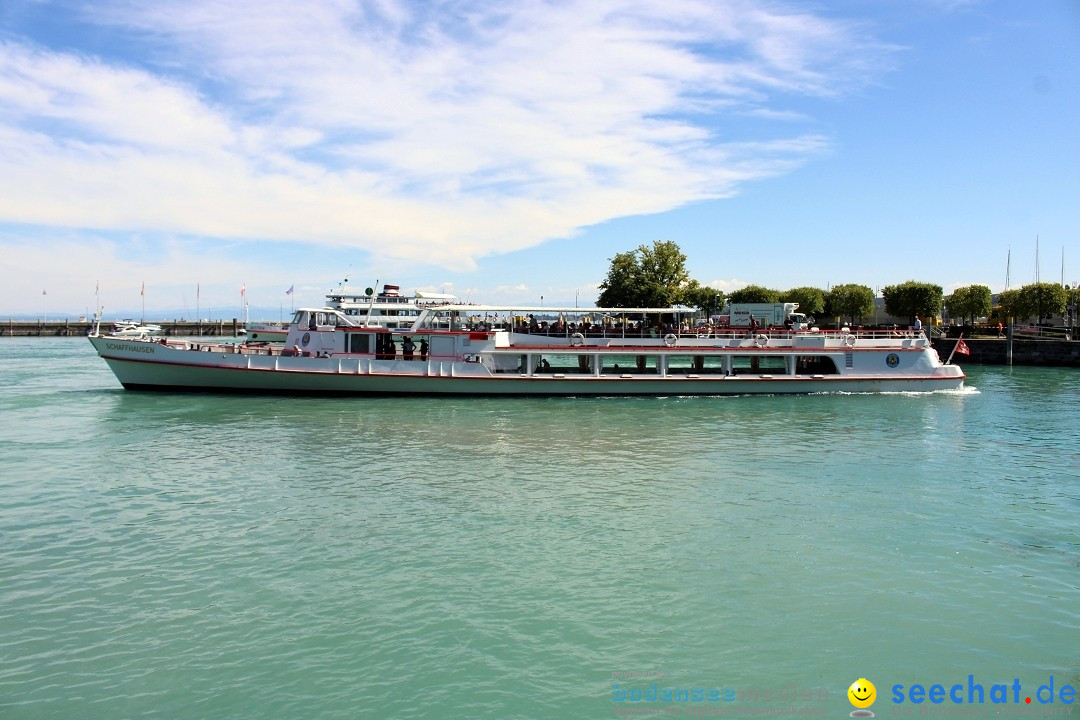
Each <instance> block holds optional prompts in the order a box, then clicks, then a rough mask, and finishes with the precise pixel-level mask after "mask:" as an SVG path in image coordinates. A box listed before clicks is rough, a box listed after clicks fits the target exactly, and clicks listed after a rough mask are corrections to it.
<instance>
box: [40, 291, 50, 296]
mask: <svg viewBox="0 0 1080 720" xmlns="http://www.w3.org/2000/svg"><path fill="white" fill-rule="evenodd" d="M41 294H42V295H48V294H49V293H47V292H45V291H44V290H42V291H41Z"/></svg>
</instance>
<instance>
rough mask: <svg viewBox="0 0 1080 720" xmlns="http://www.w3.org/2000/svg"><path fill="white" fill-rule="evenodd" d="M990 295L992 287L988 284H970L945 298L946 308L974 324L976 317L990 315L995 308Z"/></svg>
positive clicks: (955, 315) (951, 313)
mask: <svg viewBox="0 0 1080 720" xmlns="http://www.w3.org/2000/svg"><path fill="white" fill-rule="evenodd" d="M990 297H991V293H990V288H988V287H987V286H985V285H968V286H967V287H962V288H957V289H956V290H954V291H953V294H952V295H950V296H949V297H947V298H945V309H946V310H948V311H949V315H952V316H954V317H958V318H962V319H966V320H968V321H969V323H970V324H971V325H974V324H975V318H977V317H986V316H989V315H990V312H991V310H993V304H992V303H991V301H990Z"/></svg>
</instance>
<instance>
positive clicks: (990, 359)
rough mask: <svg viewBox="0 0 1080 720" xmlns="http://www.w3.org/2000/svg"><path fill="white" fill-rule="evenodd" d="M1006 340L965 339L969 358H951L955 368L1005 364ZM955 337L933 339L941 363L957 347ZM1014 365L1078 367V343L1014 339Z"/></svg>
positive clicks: (956, 355)
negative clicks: (969, 351)
mask: <svg viewBox="0 0 1080 720" xmlns="http://www.w3.org/2000/svg"><path fill="white" fill-rule="evenodd" d="M1007 342H1008V341H1007V340H1005V339H1004V338H1001V339H999V338H973V339H968V338H964V343H965V344H966V345H967V346H968V348H969V349H970V350H971V354H970V355H960V354H955V355H953V359H952V361H953V364H955V365H1008V364H1009V361H1008V357H1007V355H1006V353H1007ZM956 343H957V341H956V339H954V338H935V339H934V340H933V345H934V349H935V350H937V351H938V355H940V356H941V360H942V362H944V361H945V360H946V359H947V358H948V357H949V353H951V352H952V351H953V348H954V347H956ZM1012 361H1013V365H1053V366H1056V367H1080V341H1077V340H1073V341H1069V340H1017V339H1015V338H1014V339H1013V360H1012Z"/></svg>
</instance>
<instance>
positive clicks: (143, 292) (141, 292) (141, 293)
mask: <svg viewBox="0 0 1080 720" xmlns="http://www.w3.org/2000/svg"><path fill="white" fill-rule="evenodd" d="M139 294H140V295H142V296H143V297H146V283H145V282H143V284H142V290H140V291H139Z"/></svg>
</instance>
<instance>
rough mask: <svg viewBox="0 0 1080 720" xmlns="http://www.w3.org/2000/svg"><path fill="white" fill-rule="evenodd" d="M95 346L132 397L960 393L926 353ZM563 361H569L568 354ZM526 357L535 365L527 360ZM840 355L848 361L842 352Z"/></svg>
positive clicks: (948, 372) (960, 378)
mask: <svg viewBox="0 0 1080 720" xmlns="http://www.w3.org/2000/svg"><path fill="white" fill-rule="evenodd" d="M90 340H91V342H92V343H93V345H94V347H95V348H96V349H97V351H98V353H99V354H100V355H101V357H102V358H104V359H105V361H106V362H107V363H108V365H109V367H110V368H111V369H112V371H113V373H114V374H115V375H116V377H117V379H118V380H119V381H120V383H121V384H122V385H123V386H124V387H125V388H128V389H132V390H140V389H155V390H171V391H218V392H227V391H237V392H250V393H286V394H301V395H306V394H310V395H330V396H334V395H340V396H346V395H424V396H439V395H502V396H514V395H518V396H564V395H565V396H635V395H668V396H671V395H674V396H683V395H750V394H805V393H829V392H831V393H838V392H842V393H881V392H929V391H936V390H955V389H958V388H961V387H962V386H963V382H964V374H963V372H962V371H961V369H960V368H959V367H957V366H955V365H941V364H940V363H936V364H934V363H931V362H927V361H925V358H926V352H927V351H928V352H929V353H933V350H932V349H926V348H923V349H916V348H911V349H908V350H900V351H899V352H891V353H889V354H890V355H893V356H895V357H898V358H902V360H898V361H895V362H896V368H895V369H894V368H889V367H888V365H889V363H891V362H894V361H893V360H887V355H886V354H885V353H884V352H881V351H873V350H862V351H860V350H854V351H853V352H851V355H854V356H856V357H858V362H857V363H856V362H855V358H852V363H851V364H852V369H851V370H850V371H848V372H843V373H837V374H829V375H816V374H797V373H795V372H791V373H776V372H756V373H755V372H752V371H747V370H740V371H739V373H738V374H721V373H716V372H713V373H711V374H706V373H704V372H694V371H693V370H691V369H689V368H686V367H683V368H675V367H668V366H667V364H666V362H664V361H661V360H657V363H658V365H657V366H656V367H649V368H648V369H646V370H645V371H641V372H638V371H636V370H635V369H630V371H628V372H622V371H619V372H618V374H613V373H610V372H609V371H604V372H608V374H604V372H596V371H581V372H578V371H568V372H559V371H558V368H555V369H554V370H545V371H536V372H518V371H503V372H493V370H492V367H491V364H492V363H491V362H489V361H486V360H484V359H482V358H481V357H480V356H467V357H465V358H444V359H434V358H429V359H427V360H421V359H419V358H417V359H414V360H411V361H409V360H403V359H400V358H397V359H393V360H386V359H377V358H375V357H374V356H372V355H355V356H354V355H349V354H342V355H339V356H333V355H332V356H330V357H309V356H293V355H285V354H273V353H272V352H271V353H270V354H264V353H262V352H256V351H254V350H252V349H250V348H245V346H243V345H213V346H208V347H209V349H203V348H200V347H198V346H197V345H195V344H193V343H174V344H171V345H165V344H162V343H160V342H148V341H139V340H125V339H122V338H114V337H91V338H90ZM536 352H538V353H539V352H541V350H537V351H536ZM563 352H566V353H569V352H570V351H569V350H566V349H564V350H563ZM574 352H575V354H576V355H577V357H578V358H583V360H582V362H583V363H584V364H585V365H589V364H591V365H592V367H594V368H595V367H599V366H601V365H602V364H603V363H602V361H598V355H599V354H601V353H605V352H606V353H608V354H610V351H609V350H608V351H605V350H600V349H595V348H576V349H574ZM620 352H621V353H630V352H639V353H642V357H644V356H645V355H644V354H645V353H652V355H649V357H651V358H653V359H657V358H660V357H664V356H663V355H660V354H658V351H657V348H621V349H620ZM683 352H685V353H690V352H693V353H706V352H709V350H708V349H707V348H687V349H685V350H683ZM757 352H762V351H760V350H758V351H757ZM780 352H782V351H780ZM803 352H805V351H803ZM719 353H723V354H726V355H728V356H729V357H730V356H738V355H742V354H745V352H744V351H743V349H742V348H735V349H734V350H732V351H717V350H713V351H712V358H713V360H716V359H717V357H718V356H719ZM503 354H504V355H506V354H507V353H505V352H504V353H503ZM513 354H514V356H515V357H517V356H518V355H521V354H522V351H521V350H519V349H517V348H515V349H514V350H513ZM525 354H526V355H529V356H530V357H531V351H530V352H528V353H525ZM669 354H674V353H669ZM836 355H837V357H838V359H841V361H842V360H843V358H844V352H843V351H841V352H839V353H836ZM623 356H624V355H623ZM623 356H621V357H623ZM934 357H935V358H936V353H934ZM590 358H591V359H590ZM665 360H666V358H665ZM728 362H729V363H730V362H731V360H728ZM530 366H531V363H530ZM857 366H864V367H862V368H860V367H857ZM874 366H880V369H876V370H873V371H871V370H872V368H873V367H874Z"/></svg>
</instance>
